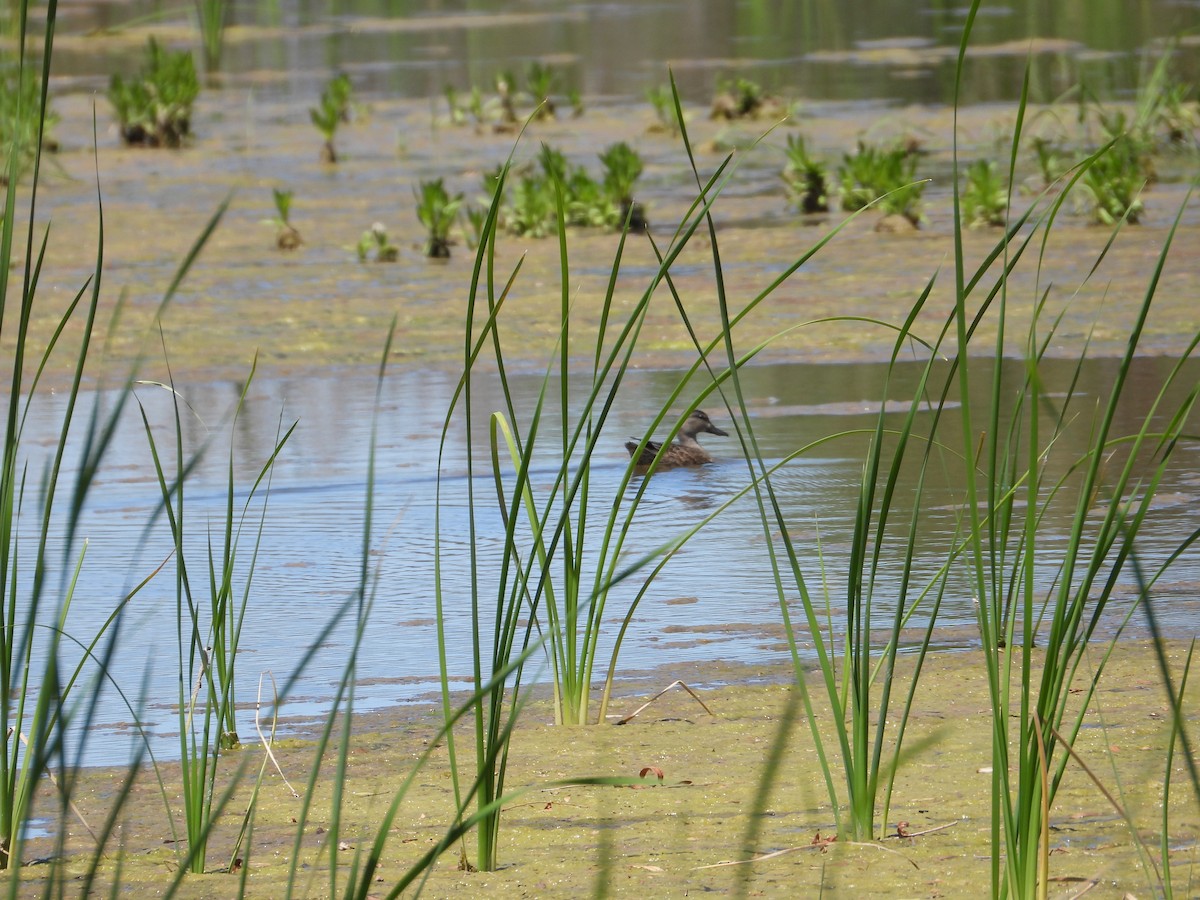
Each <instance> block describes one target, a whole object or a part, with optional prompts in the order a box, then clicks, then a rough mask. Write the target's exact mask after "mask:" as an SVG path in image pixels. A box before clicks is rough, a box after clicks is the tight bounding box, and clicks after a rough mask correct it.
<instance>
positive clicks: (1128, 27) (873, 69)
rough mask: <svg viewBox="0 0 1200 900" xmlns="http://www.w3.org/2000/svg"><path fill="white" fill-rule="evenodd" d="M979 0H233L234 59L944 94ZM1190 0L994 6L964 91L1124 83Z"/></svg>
mask: <svg viewBox="0 0 1200 900" xmlns="http://www.w3.org/2000/svg"><path fill="white" fill-rule="evenodd" d="M969 7H970V4H969V3H965V2H964V3H952V4H947V3H939V2H931V0H899V2H888V3H877V2H868V0H853V2H842V3H824V2H803V3H776V2H773V0H665V2H655V3H642V2H613V3H580V2H570V0H549V2H547V0H525V2H516V3H513V2H505V0H458V2H449V3H445V2H440V0H438V2H435V0H421V2H411V3H409V2H405V3H398V2H395V0H338V2H334V3H328V2H313V0H298V2H277V3H257V2H239V3H234V4H233V13H232V16H231V27H230V28H229V30H228V32H227V36H226V48H225V51H224V58H223V63H222V70H223V74H224V75H225V76H226V78H227V79H228V81H229V82H231V83H234V84H242V85H245V84H254V85H256V86H257V87H258V89H259V90H260V91H261V92H262V94H263V96H265V97H268V98H272V99H274V98H280V97H283V98H290V99H295V100H300V99H303V100H304V101H305V102H311V98H312V96H313V93H314V91H315V90H316V89H317V82H318V80H323V79H325V78H327V77H328V72H329V71H331V70H343V71H346V72H349V73H350V74H351V75H352V76H353V78H354V80H355V83H356V86H358V87H359V88H360V90H366V91H368V92H371V93H380V94H387V95H389V96H392V97H397V96H399V97H408V98H416V97H440V96H441V94H442V90H443V88H444V87H445V86H446V85H447V84H451V85H454V86H456V87H457V88H459V89H469V88H470V86H471V85H472V84H477V85H479V86H480V87H483V88H484V89H485V90H489V89H490V88H491V83H492V79H493V77H494V76H495V75H496V73H497V72H499V71H504V70H513V71H515V72H516V73H517V74H518V75H519V74H520V73H521V72H522V70H523V69H524V66H525V65H526V64H527V63H528V61H529V60H531V59H541V60H545V61H549V62H551V63H553V64H554V65H555V66H556V68H558V70H559V71H560V73H561V75H562V82H563V83H562V85H561V90H562V91H563V92H565V91H567V90H568V89H576V90H579V91H581V92H582V93H584V94H585V95H587V96H588V97H589V98H592V99H595V98H598V97H604V96H609V97H621V98H630V97H635V98H639V99H640V98H641V97H642V93H643V91H645V89H646V88H648V87H651V86H654V85H657V84H660V83H662V82H664V81H665V80H666V66H667V64H668V63H669V64H670V65H671V67H672V69H673V70H674V72H675V74H676V77H677V79H678V81H679V84H680V87H681V90H682V91H683V94H684V97H685V99H688V100H690V101H692V102H697V101H705V100H708V99H711V97H712V94H713V90H714V87H715V86H716V84H717V82H718V81H719V80H722V79H726V78H729V77H732V76H743V77H748V78H751V79H752V80H754V81H756V82H758V83H760V84H762V85H763V86H764V87H766V88H768V89H770V90H774V91H779V92H782V93H786V94H788V95H790V96H796V97H805V98H812V99H815V100H832V101H844V102H862V101H872V102H878V101H889V102H899V103H948V102H951V100H952V94H951V90H952V87H953V81H954V57H955V54H956V53H957V49H958V41H959V38H960V36H961V33H962V28H963V24H964V22H965V18H966V13H967V10H968V9H969ZM59 15H60V16H61V17H62V18H63V23H62V26H61V27H62V29H63V30H67V31H78V32H83V33H87V32H89V31H91V32H94V33H102V32H105V31H107V30H118V31H119V30H123V29H125V28H127V27H128V26H129V25H130V24H131V23H136V24H137V25H138V26H143V27H144V26H146V25H147V24H148V23H149V24H151V25H153V27H156V28H159V29H162V28H163V27H164V26H168V25H172V24H174V25H177V26H180V27H186V25H187V15H188V6H187V5H182V6H179V7H176V8H175V9H164V7H163V5H162V4H161V2H159V0H131V2H125V3H120V2H118V3H95V4H93V3H84V4H68V5H65V6H64V7H62V8H60V12H59ZM1198 22H1200V8H1198V7H1197V5H1196V4H1195V3H1180V2H1175V0H1148V2H1142V3H1128V2H1125V0H1106V2H1084V0H1076V2H1028V0H1025V2H1017V0H1008V2H1005V0H996V2H990V3H987V4H984V5H983V7H982V8H981V9H980V12H979V15H978V17H977V21H976V23H975V26H974V37H975V41H974V43H975V45H976V46H975V47H974V49H973V51H972V59H971V62H970V64H969V66H968V68H967V71H966V94H965V96H964V98H963V100H964V102H966V103H979V102H990V101H1012V100H1015V99H1017V98H1018V97H1019V95H1020V90H1021V79H1022V75H1023V72H1024V66H1025V62H1026V59H1027V58H1029V59H1031V60H1032V63H1033V70H1032V78H1031V88H1032V91H1033V93H1032V97H1031V99H1033V100H1034V101H1035V102H1050V101H1052V100H1054V99H1056V98H1058V97H1059V96H1060V95H1062V94H1063V93H1064V92H1067V91H1068V90H1071V89H1073V88H1075V87H1076V86H1077V85H1079V84H1081V83H1083V84H1086V85H1087V86H1088V87H1089V89H1090V90H1092V91H1093V92H1096V93H1097V94H1098V95H1099V96H1102V97H1107V98H1109V99H1111V98H1112V97H1114V96H1116V97H1121V96H1129V95H1131V94H1132V92H1133V91H1134V90H1135V89H1136V87H1137V86H1138V84H1139V83H1141V82H1142V81H1144V78H1145V74H1146V66H1145V62H1144V61H1143V60H1142V58H1141V55H1140V51H1141V50H1142V49H1143V48H1145V47H1146V46H1147V45H1148V44H1150V43H1151V42H1154V41H1156V40H1162V39H1173V38H1175V37H1176V36H1178V35H1185V34H1188V33H1189V30H1191V31H1194V29H1195V26H1196V25H1197V23H1198ZM57 52H58V65H57V68H58V71H59V72H60V73H61V74H63V75H66V76H69V77H70V78H72V79H73V80H76V81H77V82H79V83H81V84H87V85H89V86H92V87H102V86H103V84H104V83H105V82H106V80H107V77H108V74H109V73H110V72H111V71H113V70H118V71H132V68H133V67H134V65H135V64H136V56H131V55H130V54H129V53H128V52H127V51H126V49H125V48H122V47H114V46H111V45H109V46H105V45H103V44H102V43H101V42H99V41H93V42H91V43H90V44H89V43H87V42H84V43H82V44H71V43H66V44H62V45H61V46H60V49H59V50H58V51H57ZM1179 65H1180V68H1179V70H1178V73H1177V74H1178V76H1179V77H1180V78H1181V79H1182V80H1183V81H1184V82H1185V83H1187V82H1192V83H1195V81H1196V80H1197V76H1198V75H1200V65H1198V62H1197V45H1196V43H1195V42H1189V41H1187V40H1185V41H1184V42H1183V46H1182V48H1181V53H1180V57H1179Z"/></svg>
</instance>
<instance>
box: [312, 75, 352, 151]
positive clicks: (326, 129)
mask: <svg viewBox="0 0 1200 900" xmlns="http://www.w3.org/2000/svg"><path fill="white" fill-rule="evenodd" d="M353 92H354V88H353V86H352V85H351V84H350V76H349V75H347V74H345V73H344V72H343V73H342V74H340V75H335V76H334V77H333V78H331V79H330V80H329V82H328V83H327V84H326V85H325V88H324V90H322V91H321V101H320V103H318V104H317V105H316V106H313V107H310V108H309V110H308V115H309V118H310V119H312V123H313V125H315V126H316V128H317V131H319V132H320V133H321V137H323V138H324V139H325V142H324V143H323V144H322V145H321V161H322V162H326V163H335V162H337V149H336V148H335V147H334V145H333V139H334V137H335V136H336V135H337V130H338V126H339V125H341V124H342V123H343V122H347V121H349V119H350V98H351V96H352V94H353Z"/></svg>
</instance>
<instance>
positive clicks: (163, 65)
mask: <svg viewBox="0 0 1200 900" xmlns="http://www.w3.org/2000/svg"><path fill="white" fill-rule="evenodd" d="M199 94H200V82H199V81H198V80H197V78H196V64H195V62H193V61H192V55H191V53H189V52H187V51H186V50H180V51H178V52H174V51H171V50H168V49H166V48H164V47H163V46H162V45H161V44H159V43H158V41H156V40H155V39H154V38H150V40H149V41H148V42H147V44H146V61H145V64H144V65H143V66H142V70H141V71H140V72H139V73H138V74H137V75H136V76H135V77H133V78H131V79H128V80H126V79H125V78H122V77H121V76H120V75H117V74H114V75H113V76H112V79H111V80H110V82H109V86H108V101H109V103H111V104H112V107H113V110H114V111H115V112H116V115H117V122H118V124H119V126H120V129H121V138H122V140H124V141H125V143H126V144H141V145H144V146H147V147H179V146H181V145H182V144H183V142H184V141H185V140H186V139H187V137H188V136H189V134H190V133H191V124H192V104H193V103H195V102H196V97H198V96H199Z"/></svg>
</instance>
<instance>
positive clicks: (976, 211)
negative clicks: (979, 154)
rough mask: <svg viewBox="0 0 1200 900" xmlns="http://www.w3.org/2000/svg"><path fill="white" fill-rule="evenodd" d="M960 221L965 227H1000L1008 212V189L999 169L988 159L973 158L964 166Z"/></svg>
mask: <svg viewBox="0 0 1200 900" xmlns="http://www.w3.org/2000/svg"><path fill="white" fill-rule="evenodd" d="M962 210H963V220H964V221H965V222H966V223H967V226H968V227H971V228H974V227H976V226H979V225H992V226H999V225H1003V224H1004V219H1005V213H1006V212H1007V210H1008V187H1007V186H1006V185H1005V184H1004V181H1003V180H1002V179H1001V178H1000V168H999V166H997V165H996V164H995V163H994V162H993V161H991V160H990V159H977V160H976V161H975V162H973V163H971V165H970V166H968V167H967V184H966V187H965V188H963V191H962Z"/></svg>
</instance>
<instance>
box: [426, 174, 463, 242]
mask: <svg viewBox="0 0 1200 900" xmlns="http://www.w3.org/2000/svg"><path fill="white" fill-rule="evenodd" d="M415 193H416V196H417V218H418V219H420V220H421V224H422V225H424V226H425V231H426V232H427V233H428V236H427V238H426V240H425V255H426V256H428V257H430V258H431V259H449V258H450V229H451V228H453V227H454V224H455V222H457V221H458V208H459V207H460V206H461V205H462V199H463V197H462V194H455V195H454V196H453V197H451V196H450V194H449V193H448V192H447V191H446V186H445V185H444V184H442V179H440V178H435V179H434V180H433V181H422V182H421V185H420V187H419V188H418V189H417V190H416V192H415Z"/></svg>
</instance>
